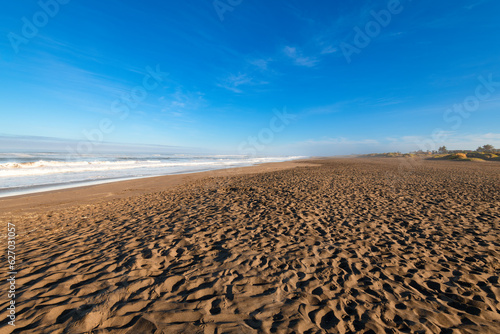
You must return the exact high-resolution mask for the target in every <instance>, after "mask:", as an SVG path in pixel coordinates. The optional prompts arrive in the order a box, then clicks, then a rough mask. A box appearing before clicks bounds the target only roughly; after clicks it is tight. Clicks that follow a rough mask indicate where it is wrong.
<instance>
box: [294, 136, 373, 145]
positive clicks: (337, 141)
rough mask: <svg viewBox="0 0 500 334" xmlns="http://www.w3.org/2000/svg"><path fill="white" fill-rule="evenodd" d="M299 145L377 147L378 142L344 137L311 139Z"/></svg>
mask: <svg viewBox="0 0 500 334" xmlns="http://www.w3.org/2000/svg"><path fill="white" fill-rule="evenodd" d="M297 144H298V145H377V144H379V141H378V140H375V139H361V140H353V139H348V138H344V137H339V138H324V139H319V140H316V139H309V140H306V141H303V142H300V143H297Z"/></svg>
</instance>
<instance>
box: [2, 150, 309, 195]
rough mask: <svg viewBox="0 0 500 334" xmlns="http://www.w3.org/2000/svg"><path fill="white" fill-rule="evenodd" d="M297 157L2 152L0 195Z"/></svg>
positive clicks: (296, 157) (294, 157)
mask: <svg viewBox="0 0 500 334" xmlns="http://www.w3.org/2000/svg"><path fill="white" fill-rule="evenodd" d="M299 158H302V157H299V156H287V157H276V156H275V157H249V156H242V155H197V156H195V155H187V154H173V155H162V154H150V155H146V154H137V155H93V156H92V155H88V156H83V157H80V159H78V160H74V161H67V160H66V157H64V156H62V155H60V154H57V153H13V154H10V153H9V154H6V153H1V154H0V197H3V196H8V195H11V194H13V193H14V192H16V193H19V192H20V191H22V193H29V192H34V191H36V189H43V188H44V187H46V188H47V187H50V188H51V189H52V188H54V187H55V188H58V187H59V188H63V187H64V188H67V187H71V186H76V185H79V184H82V182H84V183H89V184H91V183H102V182H106V181H111V180H117V179H131V178H140V177H147V176H159V175H167V174H175V173H186V172H195V171H201V170H212V169H220V168H228V167H240V166H249V165H253V164H258V163H265V162H278V161H287V160H293V159H299Z"/></svg>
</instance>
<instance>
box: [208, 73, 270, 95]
mask: <svg viewBox="0 0 500 334" xmlns="http://www.w3.org/2000/svg"><path fill="white" fill-rule="evenodd" d="M266 84H268V82H267V81H264V80H260V81H257V80H256V79H255V78H254V77H252V76H250V75H248V74H246V73H238V74H230V75H229V76H227V77H226V78H224V79H223V80H221V82H219V83H218V84H217V86H219V87H222V88H225V89H227V90H230V91H232V92H234V93H238V94H240V93H243V89H242V88H241V87H245V86H259V85H266Z"/></svg>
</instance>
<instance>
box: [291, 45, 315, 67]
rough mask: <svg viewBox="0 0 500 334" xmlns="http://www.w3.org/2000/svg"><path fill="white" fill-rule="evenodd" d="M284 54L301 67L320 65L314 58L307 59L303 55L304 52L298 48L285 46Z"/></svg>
mask: <svg viewBox="0 0 500 334" xmlns="http://www.w3.org/2000/svg"><path fill="white" fill-rule="evenodd" d="M283 52H284V53H285V55H286V56H287V57H289V58H291V59H292V60H293V61H294V62H295V64H297V65H299V66H306V67H314V66H316V64H317V63H318V60H317V59H316V58H313V57H306V56H304V55H302V52H301V51H300V50H298V49H297V48H296V47H292V46H285V47H284V48H283Z"/></svg>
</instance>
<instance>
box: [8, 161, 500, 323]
mask: <svg viewBox="0 0 500 334" xmlns="http://www.w3.org/2000/svg"><path fill="white" fill-rule="evenodd" d="M0 207H1V209H0V217H1V218H0V220H1V221H2V224H1V225H2V226H4V228H3V230H2V231H0V234H1V240H2V248H3V249H6V248H7V247H6V231H7V228H6V225H7V222H11V223H14V224H15V225H16V229H17V233H18V237H17V248H16V251H17V257H16V262H17V266H18V275H17V276H16V289H17V291H16V292H17V293H16V306H17V307H16V315H17V318H16V327H15V328H14V327H12V326H9V325H6V321H4V320H2V328H1V329H0V331H1V332H2V333H3V332H6V333H10V332H19V333H21V332H26V333H28V332H29V333H87V332H88V333H90V332H92V333H292V332H295V333H401V332H402V333H478V332H480V333H498V332H500V285H499V281H498V279H499V275H500V230H499V227H500V226H499V223H500V163H498V162H484V163H480V162H477V163H476V162H454V161H418V162H415V161H414V160H404V159H390V158H381V159H377V158H372V159H362V158H356V159H354V158H352V159H318V160H309V161H307V162H287V163H279V164H265V165H262V166H254V167H249V168H246V169H245V168H238V169H234V170H220V171H214V172H206V173H197V174H185V175H177V176H172V177H168V176H167V177H159V178H148V179H142V180H133V181H124V182H117V183H111V184H103V185H98V186H92V187H85V188H79V189H72V190H61V191H56V192H51V193H48V194H45V195H43V196H42V195H41V194H33V195H26V196H19V197H12V198H5V199H0ZM1 263H4V264H5V267H7V265H6V252H2V262H1ZM0 289H1V290H0V291H3V292H2V297H1V299H0V301H1V304H0V306H1V307H2V308H3V310H5V309H6V307H7V306H8V304H7V303H8V300H7V298H6V297H7V290H8V285H7V284H6V281H5V280H3V281H2V282H1V283H0ZM3 314H5V317H6V315H7V314H6V312H5V311H4V312H3ZM4 319H5V318H4Z"/></svg>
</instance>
